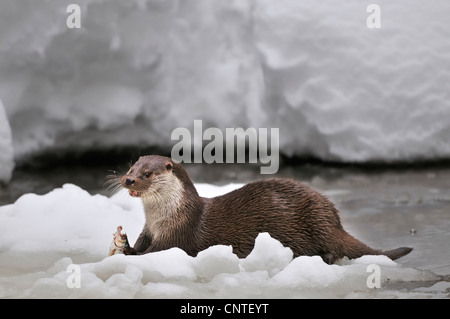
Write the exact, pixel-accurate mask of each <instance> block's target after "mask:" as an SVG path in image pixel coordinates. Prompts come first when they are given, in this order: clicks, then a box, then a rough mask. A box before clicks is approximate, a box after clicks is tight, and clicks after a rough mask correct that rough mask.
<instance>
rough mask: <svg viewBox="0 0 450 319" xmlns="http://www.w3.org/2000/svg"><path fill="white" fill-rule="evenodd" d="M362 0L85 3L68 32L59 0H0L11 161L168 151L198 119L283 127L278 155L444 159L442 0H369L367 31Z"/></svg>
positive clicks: (1, 80)
mask: <svg viewBox="0 0 450 319" xmlns="http://www.w3.org/2000/svg"><path fill="white" fill-rule="evenodd" d="M368 4H369V3H368V2H366V3H364V2H360V1H347V0H340V1H336V0H333V1H332V0H323V1H320V2H319V1H313V0H309V1H298V0H283V1H277V2H273V1H271V0H260V1H253V0H242V1H205V0H196V1H193V2H189V3H187V2H184V1H178V0H168V1H160V0H148V1H141V0H129V1H107V2H105V1H97V0H86V1H83V5H82V7H81V28H80V29H69V28H67V26H66V18H67V16H68V13H67V12H66V7H67V3H66V1H62V2H55V1H44V0H36V1H32V2H25V3H24V2H21V1H14V2H10V1H9V2H8V1H2V2H0V12H2V13H3V16H2V19H1V21H0V52H1V58H0V69H1V70H2V77H0V97H1V98H2V99H3V102H4V105H5V108H6V111H7V112H6V113H7V115H8V119H9V123H10V126H11V130H12V135H13V137H14V138H13V139H12V141H13V142H12V143H13V148H14V154H15V157H16V159H19V160H20V159H24V158H25V157H26V156H27V155H28V154H32V153H36V152H41V151H45V150H52V149H55V148H56V149H71V150H73V149H75V150H77V149H86V148H87V149H89V148H91V147H95V148H98V147H105V148H108V147H117V146H130V145H131V146H139V147H141V148H142V147H144V146H160V147H163V148H165V149H170V148H171V147H172V146H173V144H174V142H172V141H171V139H170V136H171V132H172V130H173V129H175V128H177V127H185V128H188V129H190V130H192V129H193V121H194V120H195V119H201V120H203V121H204V123H205V125H206V124H207V125H208V127H218V128H220V129H222V130H224V129H225V128H226V127H243V128H247V127H255V128H258V127H260V128H271V127H276V128H280V151H281V152H282V153H283V154H285V155H288V156H290V155H300V156H302V155H306V156H314V157H317V158H320V159H323V160H333V161H341V162H366V161H387V162H389V161H397V160H411V161H413V160H421V159H442V158H448V157H450V143H448V137H449V135H450V131H449V128H450V116H449V110H450V99H449V98H448V83H450V56H449V55H448V54H446V52H450V28H448V27H447V25H448V12H449V10H450V2H448V1H447V0H435V1H433V5H432V6H431V5H429V4H428V3H427V2H425V1H422V0H409V1H408V2H407V4H406V3H404V2H401V1H389V0H380V1H377V4H378V5H379V6H380V8H381V29H376V30H373V29H369V28H367V25H366V19H367V17H368V16H369V13H367V12H366V9H367V6H368ZM36 7H38V8H39V10H36V9H35V8H36ZM0 119H1V120H2V122H1V123H2V124H3V122H5V118H4V116H3V115H1V117H0ZM1 127H2V130H4V128H5V127H4V126H3V125H2V126H1ZM205 127H206V126H205ZM0 134H2V135H5V134H4V132H3V131H0ZM0 136H1V135H0ZM131 136H132V137H133V138H130V137H131ZM10 141H11V140H10V139H9V138H8V139H7V140H6V145H7V146H8V148H7V149H8V154H9V153H10V150H11V148H10V143H11V142H10ZM0 143H2V144H0V146H3V144H5V143H4V142H0ZM8 156H9V155H8ZM8 158H9V157H8ZM3 161H4V160H3ZM7 162H8V168H9V167H10V164H9V159H8V161H7ZM0 163H2V161H0ZM8 171H9V169H6V173H5V172H3V174H2V176H3V177H2V178H3V179H5V178H7V177H8ZM0 177H1V176H0Z"/></svg>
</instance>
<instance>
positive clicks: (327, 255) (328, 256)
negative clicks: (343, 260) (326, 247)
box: [320, 253, 337, 265]
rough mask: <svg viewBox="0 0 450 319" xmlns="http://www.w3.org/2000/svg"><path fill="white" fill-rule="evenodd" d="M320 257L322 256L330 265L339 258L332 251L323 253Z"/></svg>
mask: <svg viewBox="0 0 450 319" xmlns="http://www.w3.org/2000/svg"><path fill="white" fill-rule="evenodd" d="M320 257H322V259H323V261H324V262H325V263H327V264H328V265H332V264H334V263H335V261H336V259H337V258H336V257H335V256H334V255H333V254H332V253H325V254H321V255H320Z"/></svg>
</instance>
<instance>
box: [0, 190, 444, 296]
mask: <svg viewBox="0 0 450 319" xmlns="http://www.w3.org/2000/svg"><path fill="white" fill-rule="evenodd" d="M196 186H197V188H198V190H199V193H200V194H201V195H203V196H216V195H218V194H222V193H225V192H228V191H230V190H231V189H234V188H236V187H239V186H240V184H229V185H227V186H223V187H219V186H212V185H209V184H197V185H196ZM329 195H330V196H333V194H332V193H330V194H329ZM143 219H144V217H143V212H142V207H141V204H140V201H139V200H138V199H133V198H131V197H129V196H128V194H127V193H126V192H123V191H121V192H119V193H117V194H115V195H113V196H111V197H106V196H103V195H90V194H89V193H88V192H86V191H85V190H83V189H81V188H79V187H78V186H75V185H73V184H66V185H64V186H63V187H62V188H58V189H55V190H53V191H51V192H49V193H48V194H45V195H40V196H38V195H34V194H26V195H23V196H22V197H20V198H19V199H18V200H17V201H16V202H15V203H14V204H11V205H5V206H2V207H0V225H2V231H1V232H0V298H65V297H68V298H116V297H117V298H119V297H120V298H240V297H243V298H245V297H251V298H263V297H269V298H368V297H379V298H448V297H449V293H448V292H449V289H450V282H449V281H448V276H447V277H445V276H442V275H438V274H436V273H434V272H432V271H429V270H419V269H416V268H414V267H411V266H403V265H402V259H400V260H399V261H398V262H393V261H391V260H390V259H388V258H387V257H384V256H363V257H361V258H358V259H356V260H351V261H349V260H346V259H344V260H342V261H341V262H340V264H339V265H327V264H325V263H324V262H323V261H322V259H321V258H320V257H317V256H315V257H298V258H295V259H292V252H291V251H290V249H288V248H285V247H283V246H282V245H281V244H280V243H279V242H278V241H276V240H274V239H273V238H271V237H270V235H269V234H267V233H262V234H260V235H259V237H258V238H257V239H256V244H255V248H254V250H253V251H252V253H251V254H250V255H249V256H248V257H247V258H245V259H239V258H238V257H237V256H236V255H234V254H233V253H232V250H231V247H229V246H213V247H210V248H208V249H206V250H205V251H202V252H200V253H199V254H198V256H197V257H195V258H193V257H190V256H188V255H186V253H184V252H183V251H182V250H180V249H177V248H173V249H170V250H166V251H161V252H156V253H151V254H147V255H143V256H124V255H115V256H112V257H108V256H107V254H108V247H109V244H110V242H111V239H112V233H113V232H114V231H115V229H116V226H117V225H123V227H124V231H126V233H127V234H128V236H129V238H130V241H131V244H133V243H134V240H135V239H136V238H137V236H138V235H139V232H140V230H141V229H142V225H143ZM392 248H394V247H392ZM444 248H445V249H446V247H444ZM71 264H76V265H79V266H80V269H81V273H80V277H79V278H80V284H81V285H80V288H70V287H69V286H70V284H69V286H68V284H67V283H68V282H69V283H70V282H73V281H72V280H71V278H73V277H70V276H71V275H73V273H72V272H68V271H67V270H68V267H69V265H71ZM371 264H376V265H378V266H379V267H380V275H381V277H380V286H381V287H380V288H377V289H376V288H372V287H369V286H368V280H369V276H370V275H371V274H372V272H368V270H369V268H368V267H369V265H371ZM369 285H370V284H369ZM405 287H406V288H405Z"/></svg>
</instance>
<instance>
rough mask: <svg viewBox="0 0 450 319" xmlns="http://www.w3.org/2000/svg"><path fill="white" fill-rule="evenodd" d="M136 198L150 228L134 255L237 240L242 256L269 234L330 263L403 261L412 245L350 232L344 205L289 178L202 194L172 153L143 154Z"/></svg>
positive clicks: (135, 174)
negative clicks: (386, 246)
mask: <svg viewBox="0 0 450 319" xmlns="http://www.w3.org/2000/svg"><path fill="white" fill-rule="evenodd" d="M120 184H121V185H122V186H123V187H125V188H127V189H128V192H129V194H130V195H131V196H132V197H138V198H141V199H142V203H143V205H144V211H145V225H144V228H143V230H142V233H141V234H140V235H139V237H138V239H137V240H136V243H135V245H134V247H133V248H131V247H130V248H128V249H125V250H124V253H125V254H126V255H132V254H146V253H150V252H155V251H160V250H165V249H169V248H172V247H178V248H181V249H183V250H184V251H185V252H186V253H187V254H189V255H191V256H196V255H197V253H198V252H200V251H202V250H204V249H206V248H208V247H210V246H213V245H231V246H232V248H233V252H234V253H235V254H236V255H237V256H238V257H240V258H244V257H246V256H247V255H248V254H250V252H251V251H252V249H253V247H254V242H255V238H256V237H257V235H258V234H259V233H261V232H267V233H269V234H270V236H272V237H273V238H275V239H277V240H278V241H280V242H281V243H282V244H283V245H284V246H287V247H289V248H291V250H292V252H293V254H294V257H297V256H301V255H307V256H313V255H319V256H321V257H322V259H323V260H324V261H325V262H326V263H328V264H333V263H334V262H335V261H337V260H339V259H341V258H343V257H344V256H347V257H348V258H350V259H353V258H357V257H360V256H363V255H386V256H388V257H389V258H391V259H393V260H395V259H397V258H400V257H402V256H404V255H406V254H408V253H409V252H411V250H412V248H409V247H400V248H397V249H393V250H388V251H381V250H376V249H372V248H370V247H369V246H367V245H365V244H364V243H362V242H361V241H359V240H357V239H356V238H354V237H353V236H351V235H350V234H349V233H347V232H346V231H345V230H344V228H343V227H342V225H341V221H340V218H339V214H338V210H337V209H336V207H335V206H334V204H333V203H332V202H331V201H329V200H328V199H327V197H325V196H324V195H322V194H320V193H319V192H317V191H315V190H313V189H312V188H310V187H308V186H306V185H304V184H302V183H300V182H298V181H295V180H293V179H285V178H269V179H262V180H258V181H255V182H251V183H248V184H246V185H244V186H243V187H241V188H239V189H236V190H234V191H232V192H229V193H227V194H225V195H222V196H217V197H214V198H203V197H200V196H199V194H198V193H197V190H196V189H195V187H194V184H193V183H192V181H191V179H190V178H189V176H188V174H187V172H186V171H185V169H184V168H183V167H182V165H180V164H179V163H176V162H174V161H173V160H172V159H171V158H169V157H163V156H158V155H150V156H142V157H140V158H139V160H138V161H137V162H136V163H135V164H134V165H133V166H132V167H131V168H130V170H129V171H128V172H127V173H126V174H125V175H124V176H123V177H121V178H120Z"/></svg>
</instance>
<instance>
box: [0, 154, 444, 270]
mask: <svg viewBox="0 0 450 319" xmlns="http://www.w3.org/2000/svg"><path fill="white" fill-rule="evenodd" d="M66 162H67V161H66ZM66 162H65V163H66ZM288 164H289V165H282V166H281V167H280V170H279V171H278V173H277V174H276V175H275V176H276V177H287V178H294V179H296V180H299V181H302V182H305V183H307V184H309V185H311V186H312V187H313V188H315V189H317V190H319V191H321V192H324V193H325V194H327V195H328V197H329V198H330V199H331V200H332V201H333V202H334V203H335V204H336V206H337V207H338V208H339V209H340V211H341V219H342V223H343V225H344V228H346V229H347V230H348V231H349V232H350V233H351V234H353V235H354V236H355V237H357V238H359V239H361V240H362V241H364V242H365V243H366V244H368V245H370V246H372V247H373V248H379V249H392V248H396V247H399V246H409V247H413V248H414V250H413V252H412V253H410V254H409V255H407V256H405V257H403V258H402V259H400V260H399V262H400V263H401V264H403V265H405V266H408V267H414V268H419V269H426V270H432V271H433V272H435V273H437V274H442V275H450V249H449V244H450V166H448V165H423V166H417V165H416V166H408V165H404V166H401V165H397V166H395V167H392V166H391V167H383V166H370V167H369V166H359V167H357V166H356V167H355V166H349V165H325V164H323V163H311V162H309V163H300V164H295V165H293V164H292V163H288ZM128 165H129V163H128V162H127V161H122V162H120V161H116V162H114V163H111V164H108V165H98V163H96V164H95V165H88V163H86V162H83V161H80V163H77V162H73V163H71V164H70V166H62V165H57V163H55V162H54V163H52V165H41V166H39V165H38V166H34V167H30V166H28V167H27V166H23V167H21V168H18V169H16V171H15V172H14V175H13V178H12V180H11V182H10V183H8V185H2V186H1V187H0V205H6V204H10V203H13V202H14V201H15V200H16V199H17V198H18V197H20V196H21V195H23V194H25V193H36V194H46V193H47V192H49V191H51V190H53V189H55V188H58V187H61V186H62V185H63V184H65V183H73V184H76V185H78V186H80V187H81V188H83V189H85V190H87V191H88V192H90V193H91V194H103V195H106V196H110V195H111V193H110V192H109V191H108V190H107V188H106V186H105V182H106V176H107V175H109V174H111V171H119V172H124V171H126V170H127V169H128ZM185 168H186V169H187V171H188V173H189V175H190V176H191V178H192V180H193V181H194V182H195V183H209V184H215V185H224V184H228V183H247V182H250V181H253V180H256V179H260V178H266V177H273V176H272V175H271V176H267V175H260V173H259V168H258V167H257V166H252V165H243V164H242V165H241V164H211V165H206V164H186V165H185Z"/></svg>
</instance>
